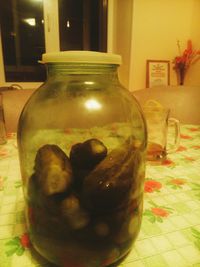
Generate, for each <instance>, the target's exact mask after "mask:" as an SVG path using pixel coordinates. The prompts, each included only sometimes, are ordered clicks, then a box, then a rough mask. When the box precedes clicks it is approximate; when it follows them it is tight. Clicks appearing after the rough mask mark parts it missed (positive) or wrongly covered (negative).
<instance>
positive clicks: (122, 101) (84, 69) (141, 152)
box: [17, 51, 147, 267]
mask: <svg viewBox="0 0 200 267" xmlns="http://www.w3.org/2000/svg"><path fill="white" fill-rule="evenodd" d="M42 61H43V62H44V63H45V65H46V68H47V74H48V78H47V81H46V82H45V83H44V84H43V85H42V86H41V87H40V88H39V89H38V90H36V92H35V93H34V94H33V95H32V96H31V98H30V99H29V101H28V102H27V104H26V105H25V107H24V109H23V111H22V114H21V116H20V120H19V127H18V135H17V136H18V147H19V158H20V168H21V176H22V180H23V191H24V196H25V202H26V221H27V227H28V231H29V234H30V238H31V241H32V244H33V246H34V248H35V249H36V250H37V251H38V252H39V253H40V254H41V255H42V256H43V257H45V258H46V259H47V260H49V261H50V262H52V263H54V264H56V265H58V266H65V267H68V266H69V267H71V266H81V267H90V266H108V265H110V264H112V263H114V262H117V261H118V260H120V259H121V258H123V257H124V256H125V255H127V253H128V252H129V251H130V250H131V247H132V245H133V243H134V241H135V240H136V237H137V235H138V232H139V230H140V225H141V220H142V209H143V184H144V176H145V151H146V142H147V137H146V126H145V122H144V119H143V115H142V112H141V109H140V106H139V104H138V102H137V101H136V100H135V98H134V97H133V96H132V95H131V94H130V92H129V91H128V90H127V89H125V88H124V87H123V86H122V85H121V84H120V82H119V79H118V72H117V70H118V66H119V65H120V64H121V57H120V56H119V55H115V54H110V53H100V52H87V51H64V52H59V53H48V54H43V57H42Z"/></svg>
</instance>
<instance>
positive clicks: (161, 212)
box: [151, 208, 169, 217]
mask: <svg viewBox="0 0 200 267" xmlns="http://www.w3.org/2000/svg"><path fill="white" fill-rule="evenodd" d="M151 211H152V212H153V213H154V214H155V215H156V216H159V217H168V216H169V212H168V211H166V210H165V209H162V208H151Z"/></svg>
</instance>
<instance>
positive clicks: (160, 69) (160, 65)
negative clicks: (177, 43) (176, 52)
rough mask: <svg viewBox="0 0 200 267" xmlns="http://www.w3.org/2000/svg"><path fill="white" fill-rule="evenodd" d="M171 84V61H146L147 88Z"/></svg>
mask: <svg viewBox="0 0 200 267" xmlns="http://www.w3.org/2000/svg"><path fill="white" fill-rule="evenodd" d="M169 83H170V61H169V60H152V59H148V60H147V61H146V87H147V88H151V87H155V86H168V85H169Z"/></svg>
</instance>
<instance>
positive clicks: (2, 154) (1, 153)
mask: <svg viewBox="0 0 200 267" xmlns="http://www.w3.org/2000/svg"><path fill="white" fill-rule="evenodd" d="M5 156H8V151H7V149H4V148H2V149H0V158H1V157H5Z"/></svg>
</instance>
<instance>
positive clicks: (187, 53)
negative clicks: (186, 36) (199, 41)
mask: <svg viewBox="0 0 200 267" xmlns="http://www.w3.org/2000/svg"><path fill="white" fill-rule="evenodd" d="M177 46H178V51H179V56H177V57H175V58H174V60H173V63H174V70H175V71H176V73H177V75H178V78H179V84H180V85H183V83H184V78H185V74H186V71H187V70H188V68H189V67H190V66H191V65H193V64H194V63H195V62H197V61H198V60H199V59H200V50H194V49H193V46H192V41H191V40H188V41H187V48H186V49H185V50H184V51H183V52H181V47H180V41H177Z"/></svg>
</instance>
